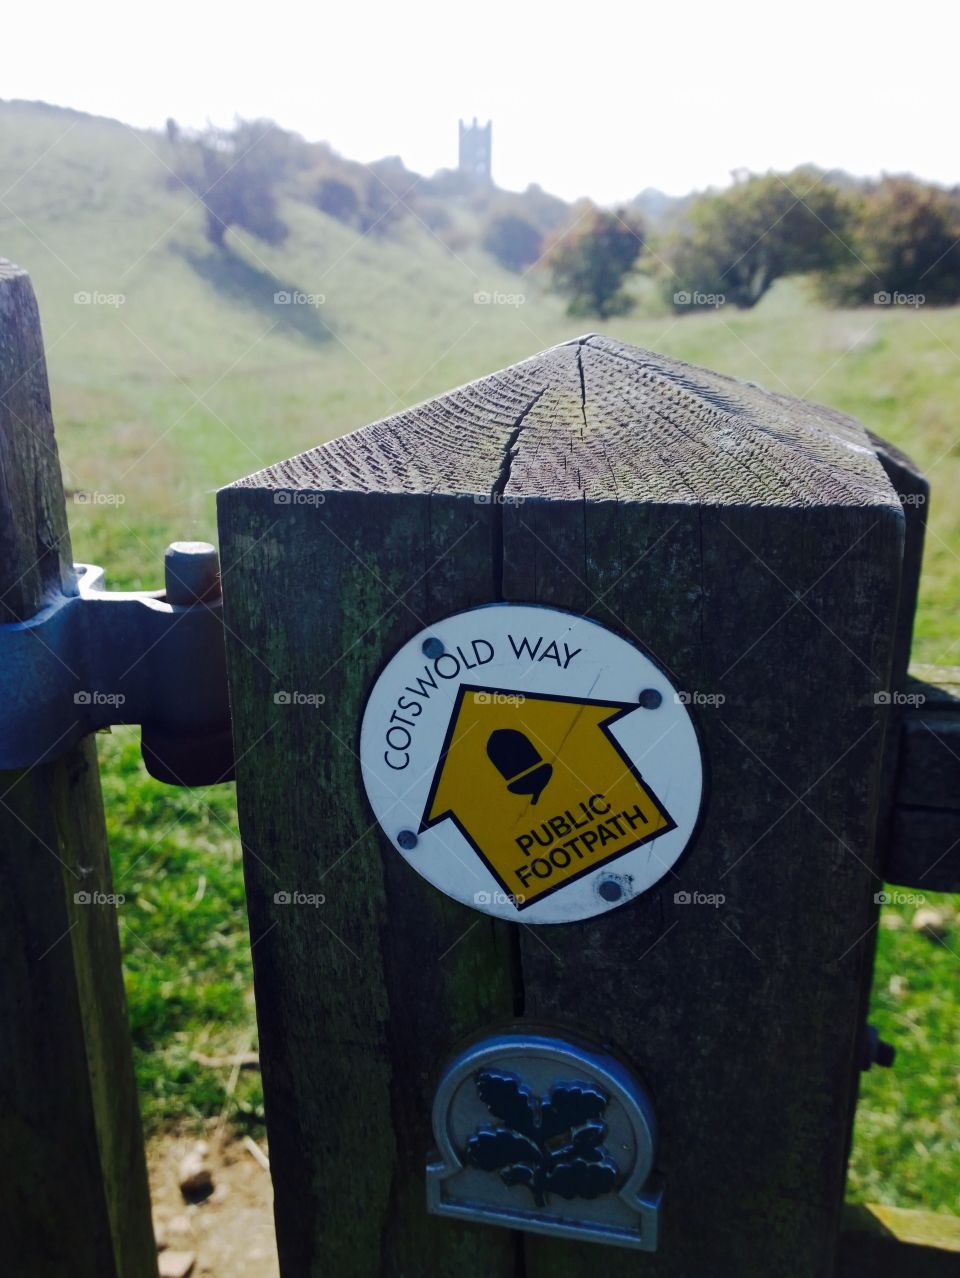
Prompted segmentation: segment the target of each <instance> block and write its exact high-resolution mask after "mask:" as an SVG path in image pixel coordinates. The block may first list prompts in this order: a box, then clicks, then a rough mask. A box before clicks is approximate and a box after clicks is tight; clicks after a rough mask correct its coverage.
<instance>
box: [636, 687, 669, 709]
mask: <svg viewBox="0 0 960 1278" xmlns="http://www.w3.org/2000/svg"><path fill="white" fill-rule="evenodd" d="M637 700H638V701H639V702H640V704H641V705H642V706H643V708H644V710H656V709H657V707H658V706H659V705H660V704H661V703H662V701H663V693H662V692H658V691H657V690H656V688H644V690H643V691H642V692H641V693H640V696H639V697H638V698H637Z"/></svg>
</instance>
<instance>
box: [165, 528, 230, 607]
mask: <svg viewBox="0 0 960 1278" xmlns="http://www.w3.org/2000/svg"><path fill="white" fill-rule="evenodd" d="M163 576H164V584H165V586H166V596H167V603H170V604H194V603H200V602H202V601H208V602H209V601H210V600H213V599H218V598H219V597H220V556H219V555H218V554H217V548H216V546H211V545H210V543H209V542H208V541H172V542H171V543H170V545H169V546H168V547H167V549H166V553H165V554H164V556H163Z"/></svg>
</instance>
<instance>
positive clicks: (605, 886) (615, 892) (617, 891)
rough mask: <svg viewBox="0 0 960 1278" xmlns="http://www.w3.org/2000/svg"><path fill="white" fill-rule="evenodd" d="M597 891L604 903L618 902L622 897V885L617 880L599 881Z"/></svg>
mask: <svg viewBox="0 0 960 1278" xmlns="http://www.w3.org/2000/svg"><path fill="white" fill-rule="evenodd" d="M597 891H598V892H599V893H600V895H601V896H602V897H603V899H604V900H605V901H619V900H620V898H621V897H622V896H623V884H622V883H621V882H620V881H619V880H618V879H601V880H600V885H599V887H598V888H597Z"/></svg>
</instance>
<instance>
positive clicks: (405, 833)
mask: <svg viewBox="0 0 960 1278" xmlns="http://www.w3.org/2000/svg"><path fill="white" fill-rule="evenodd" d="M397 843H398V844H399V845H400V847H402V848H403V850H404V852H409V851H410V850H411V849H412V848H415V847H416V846H417V836H416V835H415V834H414V832H413V831H412V830H401V831H400V833H399V834H398V835H397Z"/></svg>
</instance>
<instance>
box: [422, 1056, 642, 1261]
mask: <svg viewBox="0 0 960 1278" xmlns="http://www.w3.org/2000/svg"><path fill="white" fill-rule="evenodd" d="M433 1133H434V1139H435V1141H436V1144H437V1150H438V1157H437V1158H436V1159H435V1160H434V1161H432V1162H430V1163H429V1164H428V1166H427V1207H428V1210H429V1211H431V1212H434V1213H436V1214H438V1215H441V1216H458V1217H461V1218H463V1219H465V1220H473V1221H477V1222H480V1223H482V1224H489V1225H503V1226H506V1227H507V1228H510V1229H523V1230H528V1231H532V1232H534V1233H542V1234H553V1235H556V1236H559V1237H561V1238H579V1239H585V1240H587V1241H591V1242H600V1243H611V1244H615V1245H617V1246H621V1247H634V1248H640V1249H642V1250H644V1251H654V1250H655V1249H656V1246H657V1227H658V1218H659V1211H660V1202H661V1196H662V1195H661V1192H660V1190H659V1189H658V1188H656V1187H655V1186H653V1185H651V1184H650V1177H651V1171H652V1168H653V1159H654V1153H655V1144H656V1121H655V1119H654V1114H653V1108H652V1106H651V1104H650V1100H649V1098H648V1096H647V1094H646V1092H645V1091H644V1089H643V1087H642V1086H641V1084H640V1083H639V1081H638V1080H637V1079H636V1078H635V1077H633V1075H632V1074H631V1072H630V1071H629V1070H628V1069H627V1068H626V1067H625V1066H624V1065H623V1064H621V1062H619V1061H617V1060H615V1059H614V1058H613V1057H611V1056H609V1055H607V1054H606V1053H605V1052H603V1051H602V1050H599V1049H597V1050H593V1049H589V1048H584V1047H578V1046H574V1045H573V1044H571V1043H568V1042H565V1041H563V1040H562V1039H559V1038H554V1037H552V1036H549V1035H539V1034H531V1035H524V1034H503V1035H497V1036H494V1037H491V1038H487V1039H484V1040H483V1041H481V1042H479V1043H476V1044H474V1045H473V1046H471V1047H469V1048H467V1049H466V1050H465V1051H463V1052H462V1053H461V1054H460V1055H459V1056H457V1057H456V1059H455V1060H454V1061H453V1062H452V1063H451V1064H450V1065H449V1066H448V1067H447V1069H446V1070H445V1071H444V1074H443V1077H442V1078H441V1079H440V1083H439V1086H438V1087H437V1093H436V1097H435V1100H434V1104H433Z"/></svg>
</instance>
